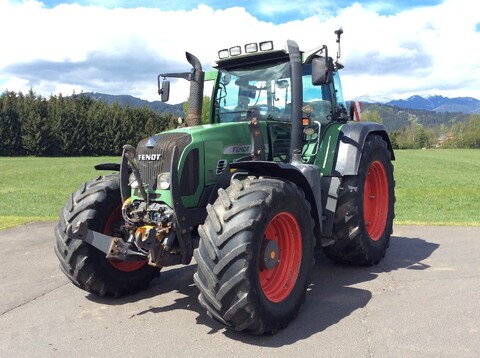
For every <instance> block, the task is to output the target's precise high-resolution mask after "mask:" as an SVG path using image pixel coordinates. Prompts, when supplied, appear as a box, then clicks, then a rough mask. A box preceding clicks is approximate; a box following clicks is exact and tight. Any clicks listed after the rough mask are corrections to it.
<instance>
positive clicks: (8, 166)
mask: <svg viewBox="0 0 480 358" xmlns="http://www.w3.org/2000/svg"><path fill="white" fill-rule="evenodd" d="M106 162H119V158H118V157H109V158H105V157H93V158H92V157H89V158H34V157H18V158H6V157H2V158H0V197H1V198H2V200H1V204H0V230H1V229H5V228H8V227H13V226H16V225H20V224H24V223H27V222H32V221H45V220H57V218H58V214H59V211H60V209H61V208H62V207H63V205H64V204H65V202H66V201H67V198H68V195H69V194H70V193H71V192H73V191H75V190H76V189H77V188H78V187H79V186H80V185H81V184H82V183H83V182H85V181H87V180H90V179H92V178H95V177H96V176H99V175H102V173H108V172H100V171H96V170H95V169H94V168H93V166H94V165H95V164H100V163H106Z"/></svg>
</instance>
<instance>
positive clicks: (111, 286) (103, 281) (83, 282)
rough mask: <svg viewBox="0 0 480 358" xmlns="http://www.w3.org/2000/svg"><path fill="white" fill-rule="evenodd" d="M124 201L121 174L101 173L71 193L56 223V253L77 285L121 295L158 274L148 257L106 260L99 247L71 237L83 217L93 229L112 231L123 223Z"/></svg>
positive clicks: (99, 293) (116, 295)
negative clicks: (134, 259) (143, 258)
mask: <svg viewBox="0 0 480 358" xmlns="http://www.w3.org/2000/svg"><path fill="white" fill-rule="evenodd" d="M121 205H122V201H121V195H120V184H119V175H117V174H113V175H107V176H102V177H98V178H96V179H94V180H92V181H90V182H87V183H85V184H83V185H82V186H81V187H80V188H79V189H78V190H77V191H76V192H75V193H72V194H71V195H70V198H69V200H68V202H67V204H66V205H65V207H64V208H63V209H62V210H61V211H60V220H59V222H58V224H57V226H56V227H55V236H56V245H55V253H56V255H57V257H58V259H59V261H60V268H61V270H62V271H63V273H64V274H65V275H66V276H67V277H68V278H69V279H70V280H71V281H72V282H73V283H74V284H75V285H76V286H78V287H80V288H81V289H83V290H85V291H87V292H90V293H93V294H95V295H99V296H114V297H120V296H122V295H125V294H128V293H134V292H137V291H139V290H141V289H143V288H145V287H147V286H148V283H149V282H150V281H151V280H152V279H154V278H155V277H158V274H159V269H157V268H155V267H151V266H149V265H148V264H147V263H146V261H133V262H114V261H110V260H107V259H106V258H105V254H104V253H103V252H101V251H100V250H98V249H96V248H95V247H93V246H91V245H90V244H88V243H86V242H84V241H82V240H79V239H75V238H72V237H70V235H69V233H70V232H71V231H72V229H73V228H75V227H76V225H77V223H78V222H80V221H83V220H85V221H86V222H87V223H88V228H89V229H90V230H94V231H98V232H101V233H104V234H107V235H113V234H114V233H115V232H116V231H118V230H119V227H120V225H121V224H123V223H124V222H123V219H122V216H121Z"/></svg>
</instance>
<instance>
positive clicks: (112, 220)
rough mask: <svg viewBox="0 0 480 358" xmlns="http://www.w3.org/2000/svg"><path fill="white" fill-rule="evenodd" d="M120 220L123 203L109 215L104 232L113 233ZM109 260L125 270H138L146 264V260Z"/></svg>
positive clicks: (106, 233) (113, 264)
mask: <svg viewBox="0 0 480 358" xmlns="http://www.w3.org/2000/svg"><path fill="white" fill-rule="evenodd" d="M120 221H123V218H122V206H121V205H120V206H119V207H117V208H116V209H115V210H114V211H113V212H112V213H111V214H110V216H109V217H108V220H107V223H106V224H105V228H104V230H103V233H104V234H105V235H112V234H113V229H114V228H115V224H117V223H118V222H120ZM108 261H109V262H110V264H111V265H112V266H113V267H114V268H116V269H117V270H119V271H123V272H133V271H137V270H138V269H140V268H142V267H143V266H145V264H146V261H123V262H122V261H114V260H108Z"/></svg>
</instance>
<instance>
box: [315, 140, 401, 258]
mask: <svg viewBox="0 0 480 358" xmlns="http://www.w3.org/2000/svg"><path fill="white" fill-rule="evenodd" d="M394 187H395V181H394V179H393V165H392V163H391V153H390V151H389V150H388V148H387V143H386V142H385V141H384V140H383V138H382V137H381V136H379V135H376V134H373V135H369V136H368V137H367V139H366V140H365V144H364V148H363V153H362V158H361V160H360V163H359V168H358V175H356V176H347V177H344V178H343V179H342V184H341V185H340V192H339V197H338V201H337V210H336V212H335V222H334V227H333V237H332V238H333V239H334V240H335V243H334V244H333V245H330V246H327V247H325V248H324V251H325V253H326V255H327V256H328V257H329V258H331V259H332V260H334V261H337V262H340V263H346V264H354V265H372V264H377V263H378V262H380V260H381V259H382V258H383V257H384V256H385V253H386V250H387V248H388V246H389V244H390V236H391V234H392V226H393V218H394V202H395V194H394Z"/></svg>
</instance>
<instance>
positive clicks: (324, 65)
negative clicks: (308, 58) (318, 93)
mask: <svg viewBox="0 0 480 358" xmlns="http://www.w3.org/2000/svg"><path fill="white" fill-rule="evenodd" d="M331 82H332V71H331V70H330V66H329V63H328V60H327V58H326V57H315V58H314V59H312V85H314V86H321V85H326V84H329V83H331Z"/></svg>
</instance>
